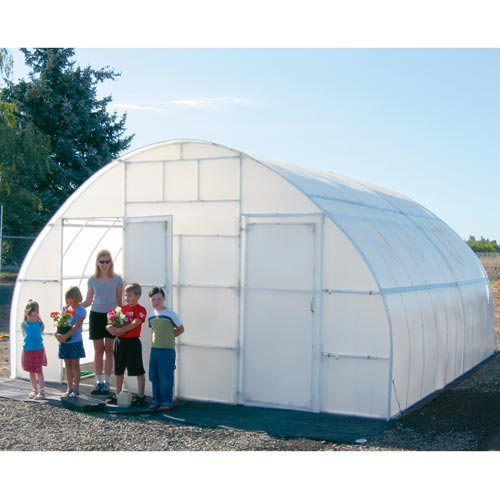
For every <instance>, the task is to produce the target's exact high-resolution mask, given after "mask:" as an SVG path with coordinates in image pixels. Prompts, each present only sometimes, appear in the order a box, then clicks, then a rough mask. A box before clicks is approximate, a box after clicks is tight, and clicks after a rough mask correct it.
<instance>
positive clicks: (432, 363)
mask: <svg viewBox="0 0 500 500" xmlns="http://www.w3.org/2000/svg"><path fill="white" fill-rule="evenodd" d="M416 296H417V300H418V302H419V307H420V311H421V322H422V335H423V343H424V355H423V364H424V368H423V373H422V397H424V396H427V395H428V394H431V393H432V392H434V391H435V390H436V389H437V387H436V370H437V361H438V348H439V344H438V335H437V333H436V321H435V315H434V310H433V305H432V299H431V297H430V293H429V291H427V290H425V291H423V292H418V293H417V294H416Z"/></svg>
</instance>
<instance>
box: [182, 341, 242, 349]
mask: <svg viewBox="0 0 500 500" xmlns="http://www.w3.org/2000/svg"><path fill="white" fill-rule="evenodd" d="M177 347H191V348H194V349H215V350H218V351H237V350H238V348H237V347H231V346H217V345H199V344H181V343H180V342H178V343H177Z"/></svg>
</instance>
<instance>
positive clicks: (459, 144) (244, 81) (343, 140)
mask: <svg viewBox="0 0 500 500" xmlns="http://www.w3.org/2000/svg"><path fill="white" fill-rule="evenodd" d="M11 53H12V55H13V56H14V78H15V79H17V78H26V68H25V66H24V57H23V55H22V53H21V52H20V51H19V50H18V49H17V48H13V47H12V48H11ZM75 61H76V63H77V64H78V65H80V66H87V65H90V66H91V67H93V68H96V69H97V68H101V67H104V66H110V67H112V68H113V69H115V70H116V71H118V72H120V73H121V76H120V77H118V79H117V80H115V81H108V82H106V83H105V84H100V85H99V86H98V89H99V92H100V95H111V96H112V103H111V105H110V107H109V110H110V111H115V110H116V111H117V112H118V113H119V114H122V113H127V121H126V129H127V133H128V134H135V137H134V139H133V141H132V143H131V146H130V148H129V150H134V149H137V148H139V147H142V146H146V145H149V144H153V143H156V142H160V141H165V140H171V139H201V140H207V141H213V142H215V143H219V144H222V145H225V146H229V147H231V148H234V149H237V150H240V151H243V152H245V153H248V154H255V155H258V156H264V157H267V158H271V159H275V160H281V161H287V162H290V163H293V164H297V165H301V166H306V167H310V168H314V169H318V170H326V171H331V172H334V173H336V174H340V175H344V176H347V177H350V178H353V179H356V180H359V181H365V182H370V183H373V184H377V185H380V186H384V187H386V188H389V189H392V190H395V191H398V192H400V193H402V194H404V195H406V196H408V197H410V198H412V199H413V200H415V201H417V202H418V203H420V204H422V205H424V206H425V207H426V208H428V209H429V210H430V211H431V212H433V213H434V214H436V215H437V216H438V217H440V218H441V219H443V220H444V221H445V222H446V223H447V224H448V225H450V226H451V227H452V228H453V229H454V230H455V231H456V232H457V233H458V234H459V235H460V236H461V237H462V238H464V239H467V238H468V237H469V236H470V235H474V236H476V238H479V237H481V236H483V237H485V238H488V239H496V240H497V241H498V242H499V243H500V222H499V217H498V210H497V206H498V202H499V196H498V186H500V156H499V152H500V151H499V147H500V92H499V89H500V49H498V48H491V49H487V48H484V49H478V48H454V49H453V48H452V49H449V48H442V49H435V48H421V49H418V48H383V49H376V48H366V49H362V48H355V49H349V48H325V49H323V48H277V49H266V48H216V49H204V48H197V49H182V48H97V47H96V48H90V49H84V48H76V49H75Z"/></svg>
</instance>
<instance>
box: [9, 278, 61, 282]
mask: <svg viewBox="0 0 500 500" xmlns="http://www.w3.org/2000/svg"><path fill="white" fill-rule="evenodd" d="M17 281H19V283H61V280H53V279H46V280H45V279H36V280H34V279H26V278H19V279H18V280H17Z"/></svg>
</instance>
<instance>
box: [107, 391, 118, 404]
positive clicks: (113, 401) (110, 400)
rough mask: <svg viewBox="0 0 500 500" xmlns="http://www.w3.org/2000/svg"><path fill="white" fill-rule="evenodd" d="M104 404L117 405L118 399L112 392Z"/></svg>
mask: <svg viewBox="0 0 500 500" xmlns="http://www.w3.org/2000/svg"><path fill="white" fill-rule="evenodd" d="M106 404H108V405H117V404H118V400H117V399H116V394H112V396H111V397H110V398H108V399H106Z"/></svg>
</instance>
